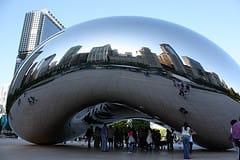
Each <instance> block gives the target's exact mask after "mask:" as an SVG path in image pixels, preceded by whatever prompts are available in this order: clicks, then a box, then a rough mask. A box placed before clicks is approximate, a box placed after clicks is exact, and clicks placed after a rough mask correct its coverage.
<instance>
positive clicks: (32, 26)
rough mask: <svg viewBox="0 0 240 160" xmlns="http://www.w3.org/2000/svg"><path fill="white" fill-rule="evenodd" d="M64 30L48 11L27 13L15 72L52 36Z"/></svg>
mask: <svg viewBox="0 0 240 160" xmlns="http://www.w3.org/2000/svg"><path fill="white" fill-rule="evenodd" d="M62 29H64V26H63V25H62V24H61V23H60V22H59V21H58V20H57V18H56V17H54V16H53V14H52V13H50V11H48V10H47V9H44V10H37V11H31V12H28V13H26V15H25V19H24V24H23V29H22V35H21V39H20V44H19V49H18V56H17V60H16V66H15V72H16V71H17V69H18V68H19V66H20V65H21V63H22V61H23V60H24V59H25V58H26V57H27V56H28V55H30V54H31V53H32V51H33V50H34V49H35V48H36V47H37V46H38V45H39V44H40V43H41V42H43V41H45V40H46V39H48V38H49V37H50V36H52V35H54V34H55V33H57V32H59V31H60V30H62Z"/></svg>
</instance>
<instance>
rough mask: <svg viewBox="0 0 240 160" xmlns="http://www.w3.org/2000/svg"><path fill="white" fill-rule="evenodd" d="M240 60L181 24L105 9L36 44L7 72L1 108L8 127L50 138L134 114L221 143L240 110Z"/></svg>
mask: <svg viewBox="0 0 240 160" xmlns="http://www.w3.org/2000/svg"><path fill="white" fill-rule="evenodd" d="M239 75H240V67H239V65H238V64H237V63H236V62H235V61H234V60H232V59H231V58H230V57H229V56H228V55H227V54H226V53H225V52H224V51H223V50H221V49H220V48H219V47H217V46H216V45H215V44H213V43H212V42H210V41H209V40H207V39H206V38H204V37H202V36H200V35H199V34H197V33H195V32H193V31H190V30H188V29H186V28H184V27H181V26H178V25H176V24H172V23H169V22H165V21H161V20H157V19H152V18H144V17H109V18H102V19H97V20H92V21H88V22H85V23H81V24H78V25H75V26H73V27H70V28H68V29H66V30H64V31H62V32H59V33H58V34H56V35H54V36H53V37H51V38H50V39H48V40H47V41H45V42H44V43H43V44H41V45H40V46H39V47H38V48H37V49H36V50H35V51H34V52H33V53H32V54H31V55H30V56H29V57H27V59H26V60H25V61H24V64H23V65H22V66H21V68H20V69H19V70H18V72H17V73H16V75H15V77H14V78H13V81H12V84H11V86H10V90H9V95H8V102H7V113H8V119H9V123H10V126H11V127H12V129H13V130H14V131H15V132H16V134H17V135H19V136H20V137H22V138H23V139H25V140H27V141H30V142H33V143H36V144H56V143H59V142H63V141H65V140H68V139H70V138H73V137H76V136H79V135H81V134H83V133H84V132H85V131H86V129H87V127H88V125H91V124H98V125H101V124H103V123H108V124H110V123H113V122H116V121H119V120H122V119H129V118H143V119H147V120H149V121H154V122H156V123H159V124H166V125H168V126H171V127H173V128H175V129H176V130H180V128H181V126H182V125H183V123H184V122H188V123H189V124H190V126H191V127H192V128H193V129H194V130H195V131H196V132H197V135H196V137H194V138H195V139H194V141H195V142H196V143H197V144H199V145H201V146H203V147H206V148H209V149H227V148H231V147H232V144H231V142H230V141H229V140H228V138H229V130H230V123H229V122H230V120H231V119H233V118H235V119H237V118H238V117H239V116H240V115H239V113H240V103H239V99H240V97H239V94H238V92H239V89H240V86H239V82H240V76H239Z"/></svg>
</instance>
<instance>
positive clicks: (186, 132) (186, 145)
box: [182, 122, 191, 159]
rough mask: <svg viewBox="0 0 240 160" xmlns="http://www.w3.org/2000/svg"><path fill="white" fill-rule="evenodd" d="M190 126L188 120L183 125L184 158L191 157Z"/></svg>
mask: <svg viewBox="0 0 240 160" xmlns="http://www.w3.org/2000/svg"><path fill="white" fill-rule="evenodd" d="M190 130H191V129H190V127H189V126H188V124H187V123H186V122H184V125H183V127H182V140H183V151H184V159H189V141H190V136H191V134H190Z"/></svg>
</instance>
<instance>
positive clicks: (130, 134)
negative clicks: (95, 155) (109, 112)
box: [85, 123, 196, 159]
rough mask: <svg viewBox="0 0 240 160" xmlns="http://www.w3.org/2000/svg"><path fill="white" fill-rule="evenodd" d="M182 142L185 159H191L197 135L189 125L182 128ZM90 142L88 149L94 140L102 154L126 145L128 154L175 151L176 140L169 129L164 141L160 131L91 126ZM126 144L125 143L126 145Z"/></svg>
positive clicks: (95, 145)
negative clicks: (194, 135) (137, 150)
mask: <svg viewBox="0 0 240 160" xmlns="http://www.w3.org/2000/svg"><path fill="white" fill-rule="evenodd" d="M181 134H182V142H183V150H184V159H189V154H190V153H191V152H192V144H193V141H192V135H193V134H196V132H195V131H193V130H192V129H191V128H190V127H189V125H188V124H187V123H184V125H183V127H182V131H181ZM85 137H86V138H87V141H88V148H91V147H92V146H91V140H94V148H97V149H98V148H100V147H101V151H102V152H107V151H109V150H110V149H113V148H115V149H116V148H123V147H124V144H125V146H126V148H127V150H128V152H133V151H134V150H135V149H136V148H137V147H138V148H139V149H140V150H141V151H146V152H149V151H152V150H156V151H157V150H163V149H165V147H167V150H169V151H172V150H174V147H173V143H174V140H175V139H176V134H175V131H174V129H167V131H166V140H164V141H162V136H161V134H160V132H159V130H152V129H151V128H148V127H147V128H140V129H138V130H137V131H136V130H135V129H134V128H132V127H131V128H130V127H129V128H128V130H127V131H123V130H121V129H118V128H115V129H113V128H112V127H111V126H109V127H108V126H107V125H106V124H104V125H103V127H102V128H100V127H96V128H95V130H93V127H92V126H90V127H89V128H88V130H87V132H86V134H85ZM124 142H125V143H124Z"/></svg>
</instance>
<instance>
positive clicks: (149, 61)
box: [27, 43, 228, 89]
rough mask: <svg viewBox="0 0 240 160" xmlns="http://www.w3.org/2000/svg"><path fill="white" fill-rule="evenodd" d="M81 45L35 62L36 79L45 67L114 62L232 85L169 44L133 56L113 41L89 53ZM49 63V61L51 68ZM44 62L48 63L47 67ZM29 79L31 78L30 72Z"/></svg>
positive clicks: (204, 81)
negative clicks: (153, 50)
mask: <svg viewBox="0 0 240 160" xmlns="http://www.w3.org/2000/svg"><path fill="white" fill-rule="evenodd" d="M81 48H82V46H81V45H76V46H73V47H71V48H70V49H68V50H67V52H66V53H65V55H64V56H63V57H62V58H61V60H60V61H59V63H57V62H56V61H54V63H51V61H52V60H54V57H53V58H51V60H49V58H48V60H44V61H45V62H44V64H45V65H40V64H38V65H37V67H36V66H35V67H34V66H33V67H32V69H30V70H29V72H32V73H31V75H32V74H33V73H35V74H34V75H35V76H34V78H33V79H37V78H38V77H40V76H42V75H44V74H43V71H44V72H46V73H47V72H48V71H49V70H51V71H52V70H54V69H56V68H58V69H67V68H70V67H74V66H78V65H81V64H100V63H108V64H109V63H110V64H111V63H113V64H123V65H130V66H137V67H147V68H159V69H161V70H166V71H169V72H173V73H175V74H179V75H182V76H184V77H187V78H189V79H190V80H193V81H195V82H199V83H202V84H206V83H207V84H211V85H214V86H217V87H221V88H225V89H227V88H228V87H227V84H226V83H225V82H224V80H221V79H220V78H219V76H218V74H217V73H214V72H207V71H205V70H204V68H203V67H202V65H201V63H200V62H198V61H196V60H194V59H192V58H190V57H188V56H182V59H183V61H184V63H183V62H182V60H181V58H180V57H179V55H178V54H177V52H176V51H175V50H174V49H173V47H172V46H170V45H169V44H165V43H164V44H160V48H161V50H162V53H161V54H159V55H158V56H157V54H156V53H152V52H151V49H150V48H148V47H141V48H140V49H139V50H137V51H136V53H137V56H133V53H132V52H128V51H126V52H125V53H119V52H118V49H112V47H111V44H106V45H103V46H96V47H92V48H91V50H90V51H89V52H85V53H82V52H81ZM80 52H81V53H80ZM134 54H135V53H134ZM40 63H43V62H40ZM35 65H36V64H35ZM46 65H49V66H48V69H47V67H46ZM50 65H51V67H50ZM54 65H55V67H54ZM41 66H44V69H43V68H42V67H41ZM36 70H37V71H36ZM36 73H38V74H36ZM40 73H41V74H40ZM27 75H29V73H27ZM27 79H29V76H28V78H27Z"/></svg>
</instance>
